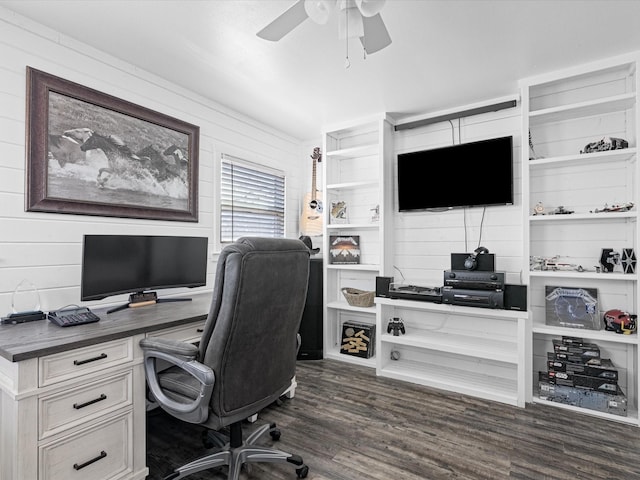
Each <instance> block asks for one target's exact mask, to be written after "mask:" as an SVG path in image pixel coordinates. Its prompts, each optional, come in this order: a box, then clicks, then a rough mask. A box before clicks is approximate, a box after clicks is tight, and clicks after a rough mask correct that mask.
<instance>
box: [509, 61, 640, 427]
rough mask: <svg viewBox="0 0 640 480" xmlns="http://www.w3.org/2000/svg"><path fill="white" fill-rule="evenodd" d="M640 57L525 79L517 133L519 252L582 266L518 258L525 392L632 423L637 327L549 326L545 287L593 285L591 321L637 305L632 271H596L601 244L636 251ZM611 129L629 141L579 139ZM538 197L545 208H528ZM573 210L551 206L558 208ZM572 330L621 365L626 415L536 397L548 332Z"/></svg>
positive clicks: (635, 309) (571, 333)
mask: <svg viewBox="0 0 640 480" xmlns="http://www.w3.org/2000/svg"><path fill="white" fill-rule="evenodd" d="M637 66H638V56H637V55H635V54H634V55H627V56H621V57H616V58H613V59H609V60H607V61H603V62H598V63H593V64H589V65H585V66H582V67H577V68H572V69H568V70H565V71H561V72H554V73H551V74H547V75H541V76H537V77H533V78H528V79H524V80H522V81H521V98H522V112H523V115H522V117H523V118H522V138H527V136H528V135H529V134H530V135H531V136H530V138H531V141H532V145H533V147H532V148H531V149H527V148H523V149H522V165H523V170H522V180H523V185H522V191H523V202H524V203H525V205H524V206H525V208H524V211H525V212H526V216H525V219H524V222H523V225H524V238H525V259H526V260H527V261H528V260H529V258H530V257H543V258H549V257H554V256H556V255H558V256H559V258H560V261H562V262H564V263H567V264H570V265H574V266H578V265H579V266H581V267H582V268H583V269H584V271H582V272H581V271H576V270H571V269H567V270H563V271H539V270H531V269H530V266H529V265H525V266H524V270H525V272H526V275H525V283H527V284H528V285H529V303H530V305H529V310H530V313H531V319H532V328H531V335H532V339H531V343H532V371H531V372H530V381H531V385H532V386H531V392H532V397H531V399H527V401H534V402H540V403H547V404H549V405H554V406H557V407H560V408H567V409H571V410H577V411H581V412H583V413H588V414H591V415H594V416H599V417H604V418H608V419H611V420H616V421H622V422H627V423H632V424H638V385H639V382H638V378H639V373H640V369H639V364H638V335H637V334H632V335H622V334H617V333H614V332H609V331H605V330H592V329H583V328H564V327H556V326H551V325H547V322H546V310H545V306H546V303H545V287H548V286H561V287H573V288H591V289H596V290H597V294H598V295H597V296H598V304H597V305H598V311H597V312H596V315H597V318H596V322H597V323H598V324H600V325H601V326H602V327H603V324H602V316H603V314H604V312H605V311H607V310H610V309H621V310H625V311H628V312H630V313H638V299H639V298H640V295H639V293H640V292H639V281H638V275H637V274H636V273H623V269H622V266H621V265H618V266H616V267H615V268H614V271H613V272H602V271H597V268H596V267H599V266H600V265H599V262H600V256H601V252H602V249H604V248H611V249H613V250H614V251H617V252H620V253H621V252H622V250H623V249H625V248H633V249H634V252H635V253H636V255H637V253H638V252H639V250H638V247H639V245H638V239H639V238H640V235H639V232H640V231H639V229H638V228H639V227H638V214H637V208H638V200H639V197H638V180H639V178H640V177H639V167H638V161H637V140H638V125H639V123H640V122H639V121H638V101H637V96H638V90H639V87H638V85H639V84H638V74H637ZM609 137H615V138H623V139H625V140H627V141H628V143H629V148H625V149H619V150H609V151H601V152H595V153H581V151H583V150H584V147H585V146H586V145H587V144H589V143H591V142H596V141H598V140H601V139H604V140H605V141H607V140H608V138H609ZM538 202H542V204H543V205H544V207H545V212H546V213H547V214H545V215H540V214H534V207H535V206H536V205H537V204H538ZM627 202H632V203H633V204H634V208H633V209H632V210H631V211H627V212H611V213H602V212H601V213H597V212H596V210H600V209H602V208H603V207H604V206H605V204H606V205H609V206H612V205H614V204H625V203H627ZM560 206H562V207H564V208H565V209H567V210H570V211H574V212H575V213H572V214H565V215H550V214H549V213H550V212H552V211H554V210H555V209H556V208H557V207H560ZM562 336H576V337H581V338H583V339H585V340H588V341H591V342H594V343H597V344H598V346H599V347H600V350H601V355H602V356H603V357H604V358H610V359H611V360H612V361H613V363H614V365H615V366H616V367H617V368H618V370H619V374H620V380H619V382H618V383H619V385H620V386H621V388H622V390H623V392H624V393H625V395H626V396H627V402H628V404H627V409H628V411H627V416H626V417H624V416H620V415H614V414H609V413H604V412H598V411H595V410H591V409H581V408H578V407H574V406H569V405H564V404H561V403H556V402H548V401H545V400H542V399H541V398H540V397H539V395H538V372H539V371H546V367H547V365H546V360H547V357H546V354H547V352H548V351H553V347H552V340H553V339H556V338H561V337H562Z"/></svg>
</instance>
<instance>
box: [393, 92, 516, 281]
mask: <svg viewBox="0 0 640 480" xmlns="http://www.w3.org/2000/svg"><path fill="white" fill-rule="evenodd" d="M513 94H514V97H515V96H516V92H513ZM487 100H490V99H487ZM465 108H466V107H465V106H460V108H459V110H465ZM455 110H456V109H454V111H455ZM434 116H436V115H435V114H434ZM520 122H521V119H520V105H519V103H518V105H517V106H516V107H515V108H511V109H507V110H502V111H498V112H492V113H486V114H482V115H475V116H472V117H466V118H462V119H461V120H460V128H459V129H458V120H453V121H452V123H453V137H452V125H451V124H450V123H449V122H441V123H437V124H432V125H427V126H424V127H419V128H415V129H409V130H400V131H398V132H395V134H394V148H395V155H394V179H393V184H394V195H395V199H394V200H395V203H394V212H395V213H394V215H395V218H394V220H393V223H394V230H395V237H394V243H395V245H394V250H395V255H394V263H393V264H394V266H396V267H397V268H398V269H399V270H400V271H401V272H402V274H403V275H404V277H405V279H406V281H407V282H409V283H413V284H418V285H424V286H431V287H435V286H441V285H442V284H443V271H444V270H446V269H449V268H450V267H451V253H468V252H473V251H474V250H475V249H476V248H477V247H478V246H479V245H482V246H484V247H486V248H487V249H489V251H490V252H491V253H494V254H495V255H496V270H499V271H504V272H506V273H507V276H506V278H507V283H521V271H522V267H523V261H522V256H523V248H524V247H523V239H522V237H523V233H522V219H523V213H522V191H521V173H520V170H521V169H520V148H521V144H522V142H521V135H520V128H521V124H520ZM508 135H513V145H514V151H513V160H514V166H513V170H514V179H513V182H514V205H511V206H492V207H486V211H485V212H484V222H483V226H482V231H481V229H480V226H481V222H482V215H483V208H466V209H455V210H449V211H445V212H402V213H399V212H398V207H397V192H396V189H395V185H396V177H397V154H399V153H405V152H412V151H417V150H425V149H430V148H436V147H442V146H446V145H451V144H452V143H453V142H454V141H455V143H459V142H461V143H466V142H473V141H476V140H483V139H487V138H496V137H502V136H508ZM480 167H481V166H480V165H478V168H480ZM460 175H473V171H460ZM422 182H423V185H424V188H425V189H429V188H436V189H439V190H440V191H441V192H442V195H451V196H455V195H456V181H455V178H452V179H440V178H424V179H422ZM478 188H482V186H481V185H478ZM394 278H395V280H396V281H400V280H402V277H401V276H400V274H399V272H398V270H395V271H394Z"/></svg>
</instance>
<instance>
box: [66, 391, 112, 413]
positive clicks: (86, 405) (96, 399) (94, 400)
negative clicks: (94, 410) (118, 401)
mask: <svg viewBox="0 0 640 480" xmlns="http://www.w3.org/2000/svg"><path fill="white" fill-rule="evenodd" d="M106 399H107V396H106V395H105V394H104V393H102V394H101V395H100V396H99V397H98V398H94V399H93V400H89V401H88V402H84V403H74V404H73V408H75V409H76V410H80V409H81V408H84V407H88V406H89V405H93V404H94V403H98V402H101V401H102V400H106Z"/></svg>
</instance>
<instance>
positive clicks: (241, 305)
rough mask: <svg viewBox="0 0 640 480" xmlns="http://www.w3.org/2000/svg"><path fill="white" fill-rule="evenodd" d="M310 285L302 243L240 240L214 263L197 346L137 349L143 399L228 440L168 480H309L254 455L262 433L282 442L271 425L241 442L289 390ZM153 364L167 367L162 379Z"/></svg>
mask: <svg viewBox="0 0 640 480" xmlns="http://www.w3.org/2000/svg"><path fill="white" fill-rule="evenodd" d="M308 277H309V249H308V248H307V247H306V246H305V244H304V243H303V242H301V241H300V240H290V239H275V238H251V237H245V238H241V239H239V240H238V241H237V242H236V243H234V244H232V245H229V246H227V247H225V248H224V249H223V250H222V253H221V254H220V257H219V259H218V266H217V270H216V278H215V286H214V290H213V300H212V302H211V309H210V311H209V315H208V318H207V321H206V323H205V326H204V332H203V333H202V337H201V339H200V343H199V345H198V346H196V345H194V344H191V343H185V342H180V341H174V340H166V339H162V338H146V339H143V340H142V341H141V342H140V346H141V347H142V349H143V351H144V368H145V373H146V376H147V383H148V385H149V390H150V392H151V394H152V396H153V397H154V400H155V401H156V402H157V403H158V404H159V405H160V407H161V408H162V409H163V410H165V411H166V412H168V413H170V414H171V415H173V416H174V417H176V418H178V419H180V420H183V421H185V422H189V423H195V424H201V425H203V426H205V427H207V428H208V429H210V430H211V431H212V432H216V431H218V432H219V431H222V430H228V432H229V435H228V437H229V438H228V442H227V441H226V440H225V441H224V442H220V443H219V444H218V446H219V447H221V448H220V450H219V451H216V452H213V453H212V454H210V455H207V456H205V457H202V458H200V459H198V460H195V461H193V462H191V463H189V464H187V465H183V466H181V467H179V468H177V469H175V471H174V472H173V473H171V474H169V475H168V476H167V477H166V479H167V480H168V479H178V478H183V477H185V476H187V475H190V474H192V473H195V472H199V471H202V470H207V469H210V468H215V467H222V466H225V465H226V466H228V467H229V473H228V478H229V479H233V480H237V479H238V478H239V475H240V470H241V468H242V465H243V464H245V463H253V462H279V463H289V464H291V465H293V466H294V467H295V471H296V474H297V476H298V478H305V477H306V476H307V474H308V472H309V468H308V467H307V466H306V465H305V464H304V462H303V460H302V458H301V457H300V456H298V455H292V454H290V453H286V452H283V451H280V450H276V449H273V448H268V447H260V446H256V445H255V442H256V441H257V440H258V439H259V438H260V437H261V436H262V435H264V434H265V433H266V432H269V433H270V435H271V437H272V438H273V439H274V440H278V439H279V437H280V431H279V430H278V429H277V428H276V425H275V424H270V425H264V426H262V427H260V428H258V429H257V430H256V431H255V432H253V433H252V434H251V435H250V436H248V437H247V438H246V439H244V440H243V437H242V422H243V420H244V419H247V418H249V417H251V416H254V415H255V414H257V413H258V412H259V411H260V410H261V409H263V408H265V407H267V406H269V405H271V404H272V403H274V402H275V401H277V400H278V399H279V397H280V396H281V395H282V394H283V393H284V392H285V391H286V390H287V389H288V388H289V387H290V386H291V382H292V380H293V378H294V376H295V369H296V354H297V351H298V348H299V345H300V338H299V335H298V328H299V326H300V320H301V318H302V311H303V309H304V304H305V300H306V292H307V282H308ZM156 359H159V360H164V361H166V362H169V363H171V364H172V366H171V367H170V368H168V369H165V370H162V371H160V369H159V368H156ZM158 363H162V362H158ZM165 366H166V364H165ZM226 427H228V429H227V428H226ZM212 438H217V437H215V436H214V437H212Z"/></svg>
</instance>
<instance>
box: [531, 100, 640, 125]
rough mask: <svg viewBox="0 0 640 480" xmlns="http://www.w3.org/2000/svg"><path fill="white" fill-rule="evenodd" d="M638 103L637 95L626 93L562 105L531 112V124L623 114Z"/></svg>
mask: <svg viewBox="0 0 640 480" xmlns="http://www.w3.org/2000/svg"><path fill="white" fill-rule="evenodd" d="M635 103H636V95H635V93H624V94H621V95H614V96H611V97H607V98H600V99H597V100H589V101H585V102H579V103H574V104H571V105H561V106H558V107H551V108H545V109H542V110H535V111H532V112H529V124H530V125H540V124H541V123H553V122H559V121H563V120H572V119H576V118H581V117H590V116H594V115H606V114H608V113H613V112H622V111H624V110H627V109H629V108H631V107H633V106H634V105H635Z"/></svg>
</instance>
